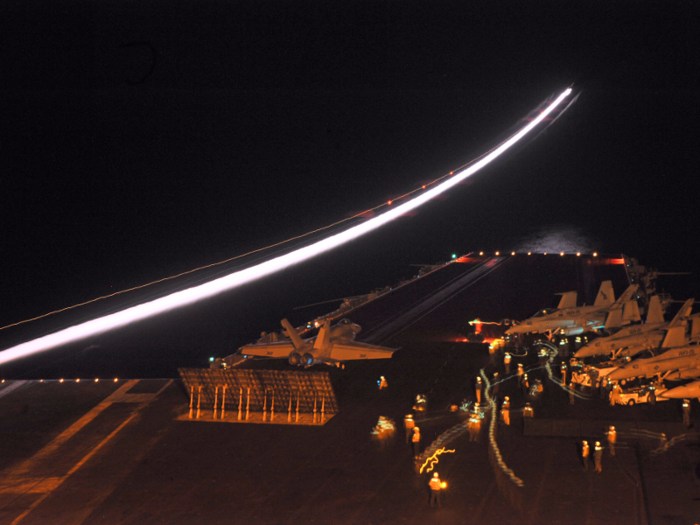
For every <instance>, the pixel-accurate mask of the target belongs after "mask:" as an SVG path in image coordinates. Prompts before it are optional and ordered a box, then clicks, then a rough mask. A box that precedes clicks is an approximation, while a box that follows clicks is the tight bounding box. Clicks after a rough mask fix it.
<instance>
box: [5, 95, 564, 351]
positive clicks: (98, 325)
mask: <svg viewBox="0 0 700 525" xmlns="http://www.w3.org/2000/svg"><path fill="white" fill-rule="evenodd" d="M571 92H572V90H571V88H568V89H566V90H565V91H564V92H563V93H561V94H560V95H559V96H558V97H557V98H556V99H555V100H554V101H553V102H552V103H551V104H550V105H549V106H548V107H547V108H546V109H544V110H543V111H542V112H541V113H540V114H539V115H538V116H537V117H536V118H534V119H533V120H532V122H530V123H529V124H527V125H526V126H525V127H523V128H522V129H521V130H520V131H518V132H517V133H515V134H514V135H512V136H511V137H510V138H509V139H508V140H506V141H504V142H503V143H501V144H500V145H499V146H498V147H496V148H494V149H493V150H492V151H490V152H489V153H488V154H486V155H484V156H483V157H482V158H480V159H479V160H478V161H476V162H474V163H473V164H471V165H469V166H467V167H466V168H464V169H462V170H461V171H456V172H454V173H453V172H450V173H451V177H450V178H449V179H447V180H445V182H442V183H440V184H438V185H437V186H435V187H434V188H431V189H429V190H427V191H426V192H424V193H421V194H420V195H419V196H417V197H414V198H413V199H411V200H409V201H408V202H405V203H403V204H401V205H398V206H394V205H392V207H391V209H390V210H388V211H386V212H385V213H383V214H381V215H378V216H376V217H374V218H373V219H370V220H368V221H366V222H364V223H362V224H359V225H357V226H353V227H351V228H348V229H347V230H345V231H343V232H340V233H337V234H335V235H332V236H330V237H327V238H325V239H322V240H320V241H318V242H316V243H314V244H310V245H309V246H305V247H303V248H299V249H298V250H295V251H293V252H290V253H287V254H285V255H281V256H279V257H276V258H274V259H270V260H268V261H265V262H262V263H260V264H258V265H256V266H252V267H250V268H246V269H243V270H239V271H237V272H234V273H232V274H229V275H226V276H224V277H220V278H218V279H215V280H213V281H209V282H206V283H204V284H201V285H198V286H195V287H192V288H187V289H185V290H181V291H179V292H175V293H172V294H170V295H167V296H165V297H161V298H158V299H154V300H153V301H150V302H147V303H143V304H140V305H137V306H132V307H130V308H127V309H125V310H122V311H119V312H115V313H112V314H109V315H105V316H103V317H100V318H97V319H93V320H91V321H86V322H84V323H81V324H78V325H75V326H71V327H69V328H66V329H64V330H60V331H58V332H54V333H52V334H48V335H45V336H43V337H39V338H37V339H33V340H31V341H27V342H26V343H21V344H19V345H16V346H13V347H11V348H8V349H6V350H4V351H2V352H0V364H3V363H7V362H9V361H13V360H15V359H19V358H22V357H27V356H30V355H32V354H35V353H38V352H42V351H44V350H49V349H51V348H55V347H57V346H61V345H65V344H68V343H72V342H75V341H79V340H82V339H85V338H87V337H91V336H94V335H98V334H101V333H105V332H108V331H110V330H113V329H115V328H120V327H123V326H126V325H128V324H131V323H134V322H137V321H141V320H143V319H148V318H149V317H153V316H156V315H159V314H162V313H165V312H168V311H170V310H173V309H176V308H180V307H182V306H187V305H190V304H193V303H196V302H198V301H201V300H203V299H207V298H209V297H213V296H215V295H217V294H220V293H222V292H225V291H227V290H231V289H233V288H236V287H238V286H241V285H244V284H246V283H250V282H252V281H255V280H257V279H261V278H263V277H265V276H268V275H270V274H273V273H276V272H279V271H281V270H283V269H285V268H288V267H290V266H292V265H295V264H299V263H301V262H303V261H306V260H308V259H311V258H312V257H315V256H316V255H319V254H321V253H325V252H327V251H329V250H332V249H333V248H337V247H338V246H341V245H343V244H345V243H347V242H350V241H352V240H354V239H357V238H358V237H361V236H362V235H365V234H366V233H369V232H371V231H373V230H376V229H377V228H379V227H381V226H384V225H385V224H387V223H389V222H391V221H393V220H394V219H396V218H398V217H401V216H402V215H404V214H406V213H407V212H410V211H412V210H414V209H416V208H418V207H419V206H421V205H423V204H425V203H426V202H428V201H429V200H431V199H433V198H435V197H437V196H438V195H440V194H442V193H444V192H446V191H447V190H449V189H451V188H452V187H454V186H456V185H457V184H459V183H460V182H462V181H463V180H465V179H466V178H467V177H470V176H471V175H473V174H474V173H476V172H477V171H479V170H481V169H482V168H484V167H485V166H487V165H488V164H490V163H491V162H493V161H494V160H496V159H497V158H498V157H500V156H501V155H502V154H503V153H505V152H506V151H507V150H508V149H510V148H511V147H512V146H514V145H515V144H516V143H517V142H519V141H520V140H521V139H522V138H523V137H525V136H526V135H527V134H529V133H530V131H532V129H534V128H535V127H536V126H537V125H538V124H540V123H541V122H542V121H543V120H544V119H546V118H547V116H548V115H549V114H550V113H552V111H554V110H555V109H556V108H557V106H559V104H561V103H562V102H563V101H564V100H565V99H566V97H568V96H569V95H570V94H571ZM392 204H396V203H392Z"/></svg>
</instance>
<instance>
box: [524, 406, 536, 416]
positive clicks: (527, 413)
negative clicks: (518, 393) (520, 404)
mask: <svg viewBox="0 0 700 525" xmlns="http://www.w3.org/2000/svg"><path fill="white" fill-rule="evenodd" d="M523 417H535V411H534V410H533V409H532V407H531V406H530V403H525V408H523Z"/></svg>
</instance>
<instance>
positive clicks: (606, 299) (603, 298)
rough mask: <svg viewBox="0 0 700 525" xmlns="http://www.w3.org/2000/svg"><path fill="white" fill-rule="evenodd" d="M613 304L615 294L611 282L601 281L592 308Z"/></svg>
mask: <svg viewBox="0 0 700 525" xmlns="http://www.w3.org/2000/svg"><path fill="white" fill-rule="evenodd" d="M614 303H615V292H614V291H613V287H612V281H603V282H602V283H601V285H600V289H599V290H598V295H597V296H596V298H595V303H593V306H599V307H603V306H612V305H613V304H614Z"/></svg>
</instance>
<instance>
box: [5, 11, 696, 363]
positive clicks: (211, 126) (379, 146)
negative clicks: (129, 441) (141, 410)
mask: <svg viewBox="0 0 700 525" xmlns="http://www.w3.org/2000/svg"><path fill="white" fill-rule="evenodd" d="M699 27H700V8H699V7H698V3H697V2H690V1H684V2H655V3H652V2H646V3H643V2H610V1H607V2H600V3H593V2H580V3H577V5H573V4H572V3H569V2H566V3H564V2H547V3H545V2H530V3H521V2H394V1H391V2H380V1H370V2H265V1H255V2H243V1H237V2H212V1H203V2H183V1H178V0H175V1H167V2H166V1H162V2H154V1H146V2H130V1H109V0H108V1H101V2H96V1H95V2H75V1H65V2H45V1H27V2H4V3H2V4H1V5H0V44H1V49H2V60H1V61H0V64H1V67H0V71H1V73H0V95H1V96H0V117H1V119H0V133H1V140H0V145H1V146H0V151H1V152H2V155H1V157H0V159H1V160H0V163H1V164H0V168H1V169H0V182H1V188H2V193H1V197H2V198H1V200H0V219H1V220H2V224H3V236H2V244H1V246H2V268H3V272H2V279H1V280H0V282H1V283H2V299H3V300H2V306H1V307H0V325H1V326H5V325H7V324H9V323H14V322H17V321H21V320H23V319H26V318H29V317H33V316H36V315H41V314H43V313H46V312H48V311H51V310H54V309H57V308H62V307H65V306H70V305H73V304H76V303H79V302H82V301H86V300H89V299H92V298H94V297H98V296H102V295H105V294H109V293H113V292H115V291H117V290H121V289H124V288H129V287H132V286H137V285H140V284H144V283H147V282H150V281H152V280H154V279H160V278H163V277H167V276H170V275H174V274H178V273H180V272H183V271H187V270H190V269H193V268H196V267H199V266H202V265H207V264H211V263H214V262H218V261H221V260H224V259H228V258H230V257H234V256H237V255H240V254H243V253H246V252H248V251H249V250H252V249H256V248H261V247H264V246H267V245H270V244H273V243H276V242H279V241H282V240H285V239H287V238H289V237H292V236H296V235H300V234H302V233H305V232H307V231H309V230H313V229H316V228H318V227H321V226H325V225H328V224H331V223H333V222H335V221H338V220H340V219H343V218H345V217H348V216H350V215H352V214H354V213H355V212H358V211H361V210H364V209H366V208H370V207H373V206H376V205H377V204H380V203H381V202H384V201H387V200H389V199H393V198H395V197H396V196H398V195H401V194H402V193H404V192H405V191H407V190H411V189H414V188H416V187H418V186H420V185H421V184H424V183H425V182H427V181H430V180H432V179H434V178H436V177H438V176H441V175H443V174H445V173H446V172H449V171H450V170H451V169H456V168H458V167H459V166H461V165H463V164H464V163H466V162H468V161H469V160H471V159H473V158H475V157H477V156H478V155H480V154H482V153H483V152H484V151H486V150H488V149H489V148H491V147H493V146H494V145H495V144H497V143H498V142H499V141H500V140H502V139H503V138H504V137H506V136H507V135H508V134H510V133H512V132H513V131H514V130H515V129H517V128H518V127H519V126H523V125H524V123H525V122H526V121H524V120H522V119H523V118H527V117H529V116H532V112H533V111H535V110H537V109H538V108H540V107H541V106H542V105H543V104H544V103H545V102H546V101H547V100H548V99H550V98H551V97H552V96H554V95H556V94H558V93H560V92H561V91H563V90H564V89H565V88H566V87H567V86H569V85H570V84H571V83H572V82H573V83H574V90H575V94H579V96H578V99H577V100H576V102H575V103H574V104H573V105H571V106H570V108H569V109H568V110H567V111H566V112H565V113H564V114H563V115H562V116H561V117H560V118H559V119H558V120H557V121H556V122H555V123H553V124H552V125H551V126H549V127H546V130H544V128H545V127H543V130H544V131H543V132H542V133H541V134H539V135H537V138H536V139H535V140H532V141H529V142H528V143H527V144H526V145H525V146H523V147H518V148H517V149H516V150H515V151H513V152H512V153H509V154H508V155H506V156H505V157H504V158H502V159H500V160H499V161H498V162H497V163H495V164H494V165H492V166H491V167H489V168H487V169H486V170H484V171H482V172H480V173H479V174H478V175H476V176H475V177H473V178H472V179H470V181H469V182H468V184H464V185H462V186H460V187H458V188H456V189H455V190H453V191H451V192H450V193H449V194H448V195H447V196H446V197H445V198H444V199H442V200H439V201H436V202H434V203H431V204H429V205H427V206H425V207H424V208H422V209H421V210H420V211H419V212H418V213H417V214H416V215H415V216H413V217H405V218H402V219H400V220H398V221H396V222H395V223H394V224H391V225H389V226H387V227H385V228H384V229H383V230H381V231H379V232H376V233H374V234H371V235H370V236H368V237H367V238H365V239H363V240H358V241H356V242H354V243H351V244H350V245H348V246H346V247H343V248H341V249H339V250H337V251H336V252H334V253H332V254H328V255H325V256H323V257H320V258H319V259H317V260H315V261H313V262H308V263H305V264H302V265H300V266H298V267H296V268H294V269H293V270H290V271H288V272H286V273H284V274H280V275H278V276H275V277H273V278H270V279H267V280H266V281H265V282H260V283H256V284H253V285H249V286H246V287H244V288H242V289H239V290H237V291H234V292H229V293H226V294H223V295H221V296H219V297H217V298H215V299H213V300H210V301H207V302H206V303H201V304H199V305H197V306H195V307H190V308H185V309H183V310H180V311H178V312H175V313H172V314H168V315H164V316H162V317H160V318H158V319H154V320H150V321H145V322H143V323H141V324H139V325H135V326H133V327H129V328H127V329H123V330H120V331H119V332H114V333H111V334H105V335H103V336H99V337H95V338H94V339H91V340H86V341H83V342H81V343H76V344H75V345H70V346H68V347H65V348H61V349H57V350H53V351H50V352H47V353H46V354H45V355H44V356H42V358H41V359H33V360H32V359H30V360H25V361H23V362H19V363H15V364H12V365H5V366H4V367H3V369H2V370H0V375H2V376H3V377H6V376H7V377H10V376H13V375H14V376H15V377H20V376H22V377H37V376H39V375H42V374H43V375H50V374H51V373H55V374H58V373H59V372H60V373H66V374H69V373H73V372H75V373H76V374H79V373H95V374H102V375H112V374H113V373H126V374H131V375H144V376H145V375H168V374H171V373H174V370H175V368H176V367H177V366H191V365H197V364H204V362H205V360H206V357H207V356H209V355H227V354H229V353H232V352H233V351H235V349H236V348H237V347H238V346H240V345H242V344H245V343H248V342H250V341H251V340H253V339H254V338H255V337H256V336H257V334H258V333H259V332H260V331H261V330H271V329H275V328H276V327H277V322H278V320H279V319H280V318H281V317H283V316H288V317H289V318H290V320H292V322H295V323H301V322H303V321H306V320H307V319H310V318H312V317H314V316H315V315H318V314H320V313H322V312H323V311H328V310H331V309H332V308H334V307H335V304H333V303H329V304H330V306H328V305H326V306H323V307H322V308H321V309H320V310H319V309H318V308H317V309H313V308H312V309H305V310H293V308H295V307H298V306H303V305H307V304H310V303H315V302H319V301H325V300H331V299H336V298H340V297H345V296H350V295H356V294H361V293H366V292H369V291H370V290H371V289H373V288H376V287H383V286H385V285H387V284H393V283H396V282H398V281H399V280H401V279H404V278H406V277H409V276H411V275H412V274H414V273H415V271H416V268H415V267H411V266H409V265H410V264H415V263H435V262H437V261H444V260H446V259H447V258H449V257H450V255H451V254H452V253H460V254H462V253H466V252H468V251H471V250H482V249H483V250H496V249H500V250H510V249H516V248H521V247H525V246H528V245H529V244H531V240H532V239H533V238H535V237H538V236H539V237H541V236H542V235H552V236H553V238H554V239H558V240H557V241H555V242H561V243H564V242H566V243H568V244H567V246H580V247H582V248H583V249H588V248H590V249H594V250H597V251H599V252H610V253H620V252H622V253H625V254H627V255H631V256H634V257H636V258H638V259H639V260H640V261H641V262H642V263H645V264H648V265H651V266H654V267H657V268H659V269H660V270H662V271H693V272H696V271H697V269H698V267H699V263H700V243H699V242H698V231H699V230H698V227H699V226H700V219H699V215H700V214H699V212H698V196H699V195H700V192H698V190H697V186H698V185H697V183H696V178H697V177H698V174H699V173H700V169H699V168H700V135H699V133H698V132H699V129H698V121H699V118H700V102H698V93H700V89H699V88H700V82H699V80H700V67H699V64H698V62H699V58H698V57H699V54H698V52H699V51H700V31H699V30H698V28H699ZM249 262H250V260H245V261H243V262H241V263H240V264H246V263H249ZM236 267H237V263H235V262H233V263H227V264H226V265H223V266H222V267H219V268H218V269H217V270H216V271H210V272H208V273H207V272H205V273H204V274H203V275H199V274H197V275H194V276H190V277H187V278H185V279H181V280H178V281H176V282H174V283H171V284H167V285H165V286H160V287H156V288H154V289H152V290H151V289H147V290H144V291H140V292H135V293H131V294H128V295H123V296H120V297H119V298H117V299H116V300H111V301H105V302H102V303H97V304H95V305H91V306H89V307H85V308H81V309H78V310H75V311H73V312H71V313H69V314H62V315H59V316H54V317H53V318H51V319H47V320H45V321H40V322H35V323H31V324H27V325H24V326H23V327H17V328H13V329H8V330H3V331H0V348H7V347H9V346H11V345H13V344H16V343H19V342H22V341H25V340H27V339H31V338H34V337H36V336H38V335H42V334H44V333H46V332H47V331H51V330H53V329H56V328H61V327H64V326H67V325H69V324H70V323H71V322H73V321H75V320H79V319H80V320H82V319H88V318H91V317H94V316H96V315H99V314H101V313H104V312H108V311H113V310H114V309H116V308H119V307H121V306H123V305H131V304H135V303H137V302H139V301H141V300H143V299H144V298H150V297H155V296H157V295H158V294H162V293H165V292H167V291H170V290H174V289H178V288H179V287H182V286H187V285H188V284H191V283H194V282H199V281H200V280H201V279H203V278H205V277H207V276H210V275H215V274H217V272H219V271H230V270H232V269H234V268H236ZM699 283H700V280H699V278H698V276H697V275H693V276H692V277H680V276H679V277H668V278H666V280H664V281H663V283H662V284H663V285H664V287H665V288H666V289H667V290H668V291H671V292H672V293H673V294H674V297H675V298H677V299H686V298H688V297H691V296H693V294H696V293H697V294H700V284H699ZM697 296H698V297H700V295H697ZM137 362H138V363H140V364H138V365H136V364H133V363H137ZM143 363H146V364H143Z"/></svg>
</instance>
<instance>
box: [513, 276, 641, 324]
mask: <svg viewBox="0 0 700 525" xmlns="http://www.w3.org/2000/svg"><path fill="white" fill-rule="evenodd" d="M638 287H639V286H638V285H636V284H633V285H631V286H629V287H628V288H627V290H625V292H624V293H623V294H622V296H621V297H620V298H619V299H618V300H617V301H615V292H614V291H613V287H612V282H611V281H603V283H602V284H601V285H600V290H598V296H597V297H596V300H595V303H594V304H593V306H576V299H577V294H576V292H566V293H563V294H561V296H562V298H561V300H560V301H559V306H558V307H557V308H555V309H544V310H540V311H539V312H537V313H536V314H535V315H534V316H532V317H531V318H530V319H526V320H525V321H523V322H522V323H520V324H518V325H514V326H512V327H511V328H509V329H508V330H506V334H527V333H546V334H550V335H552V334H559V335H564V336H570V335H579V334H582V333H584V332H590V331H594V330H601V329H603V328H605V326H606V321H607V320H608V317H609V316H608V314H609V313H610V312H611V311H613V310H618V309H619V310H620V312H618V313H619V314H622V315H623V316H624V312H623V306H624V305H625V303H627V302H629V301H632V300H633V298H634V294H635V293H636V291H637V288H638ZM630 310H631V309H630ZM638 316H639V309H637V310H636V318H635V316H632V318H630V319H623V318H619V320H618V322H619V323H622V324H625V323H627V324H628V323H630V322H632V321H641V318H639V317H638ZM615 324H617V323H615Z"/></svg>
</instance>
